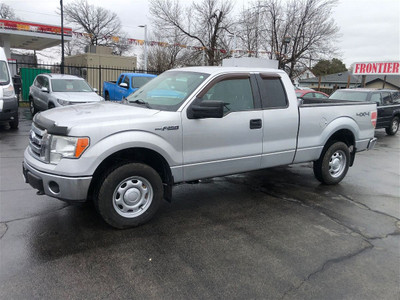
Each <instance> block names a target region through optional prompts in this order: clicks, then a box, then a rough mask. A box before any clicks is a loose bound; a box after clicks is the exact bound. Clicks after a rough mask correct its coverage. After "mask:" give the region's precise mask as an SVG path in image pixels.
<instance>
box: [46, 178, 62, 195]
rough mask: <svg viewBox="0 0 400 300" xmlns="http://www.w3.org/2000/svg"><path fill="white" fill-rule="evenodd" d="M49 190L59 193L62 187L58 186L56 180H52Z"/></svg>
mask: <svg viewBox="0 0 400 300" xmlns="http://www.w3.org/2000/svg"><path fill="white" fill-rule="evenodd" d="M49 190H50V192H52V193H53V194H58V193H59V192H60V187H59V186H58V184H57V183H56V182H54V181H50V182H49Z"/></svg>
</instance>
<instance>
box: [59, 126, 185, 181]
mask: <svg viewBox="0 0 400 300" xmlns="http://www.w3.org/2000/svg"><path fill="white" fill-rule="evenodd" d="M177 133H178V132H174V133H173V132H163V134H165V136H161V135H157V134H155V133H150V132H145V131H124V132H119V133H116V134H113V135H110V136H107V137H105V138H103V139H102V140H100V141H99V142H97V143H96V144H94V145H90V146H89V148H88V149H87V150H86V151H85V152H84V153H83V155H82V156H81V157H80V158H79V159H62V160H61V161H60V163H59V164H58V165H57V167H56V168H55V170H54V171H56V172H57V173H58V174H61V175H66V176H82V175H85V176H88V175H93V173H94V171H95V170H96V169H97V167H98V166H99V165H100V164H101V162H102V161H104V160H105V159H106V158H107V157H109V156H110V155H112V154H114V153H116V152H118V151H121V150H124V149H130V148H145V149H150V150H153V151H155V152H157V153H159V154H160V155H161V156H163V157H164V159H165V160H166V161H167V163H168V164H169V166H170V167H174V166H179V165H181V164H182V140H181V137H180V136H181V134H177ZM168 135H170V136H168Z"/></svg>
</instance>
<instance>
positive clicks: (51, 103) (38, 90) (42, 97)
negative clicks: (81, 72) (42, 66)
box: [29, 73, 104, 115]
mask: <svg viewBox="0 0 400 300" xmlns="http://www.w3.org/2000/svg"><path fill="white" fill-rule="evenodd" d="M102 100H104V99H103V97H101V96H99V95H98V94H97V93H96V90H95V89H93V88H92V87H91V86H90V85H89V84H88V83H87V82H86V80H84V79H83V78H81V77H78V76H73V75H61V74H50V73H48V74H39V75H38V76H36V78H35V80H34V82H33V84H32V86H31V87H30V89H29V107H30V111H31V113H32V115H34V114H36V113H37V112H38V111H41V110H46V109H50V108H53V107H58V106H65V105H72V104H80V103H91V102H99V101H102Z"/></svg>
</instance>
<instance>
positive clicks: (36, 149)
mask: <svg viewBox="0 0 400 300" xmlns="http://www.w3.org/2000/svg"><path fill="white" fill-rule="evenodd" d="M45 133H46V131H45V130H41V129H39V128H38V127H36V126H35V124H34V123H32V128H31V131H30V133H29V147H30V148H31V153H32V154H33V155H34V156H36V157H37V158H38V159H41V160H44V157H43V158H41V153H42V139H43V136H44V134H45Z"/></svg>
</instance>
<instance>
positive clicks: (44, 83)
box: [42, 77, 49, 89]
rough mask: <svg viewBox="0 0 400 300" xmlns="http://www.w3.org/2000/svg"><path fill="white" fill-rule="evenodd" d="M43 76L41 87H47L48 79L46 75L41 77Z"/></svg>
mask: <svg viewBox="0 0 400 300" xmlns="http://www.w3.org/2000/svg"><path fill="white" fill-rule="evenodd" d="M42 78H43V87H45V88H47V89H49V79H48V78H46V77H42Z"/></svg>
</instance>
